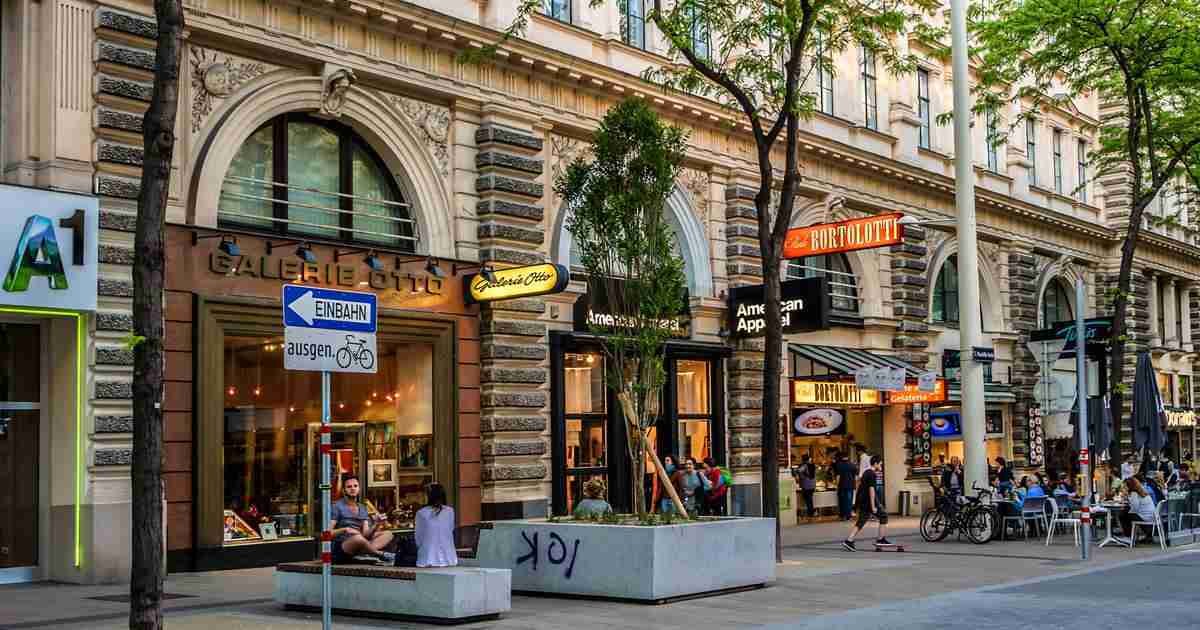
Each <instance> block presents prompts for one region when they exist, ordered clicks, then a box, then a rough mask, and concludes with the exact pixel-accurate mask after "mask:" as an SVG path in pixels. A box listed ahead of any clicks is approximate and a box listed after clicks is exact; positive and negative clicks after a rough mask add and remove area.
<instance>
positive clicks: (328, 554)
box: [321, 371, 333, 630]
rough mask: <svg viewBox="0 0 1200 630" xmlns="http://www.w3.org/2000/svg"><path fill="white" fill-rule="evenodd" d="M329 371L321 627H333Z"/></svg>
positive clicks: (324, 386)
mask: <svg viewBox="0 0 1200 630" xmlns="http://www.w3.org/2000/svg"><path fill="white" fill-rule="evenodd" d="M329 432H330V417H329V372H328V371H323V372H321V629H322V630H330V628H332V627H333V575H332V571H331V568H332V563H333V531H332V530H330V529H329V489H330V483H331V481H330V478H329V469H330V462H329V451H330V448H331V447H330V442H329V438H330V435H329Z"/></svg>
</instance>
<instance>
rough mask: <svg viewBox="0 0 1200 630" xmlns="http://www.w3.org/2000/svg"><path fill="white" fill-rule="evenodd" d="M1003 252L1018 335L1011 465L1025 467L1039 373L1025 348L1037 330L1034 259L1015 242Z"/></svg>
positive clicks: (1007, 245) (1009, 313)
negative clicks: (1029, 427)
mask: <svg viewBox="0 0 1200 630" xmlns="http://www.w3.org/2000/svg"><path fill="white" fill-rule="evenodd" d="M1005 249H1007V250H1008V287H1009V297H1010V305H1009V309H1008V317H1009V321H1011V322H1012V329H1013V332H1016V333H1018V334H1019V335H1020V339H1018V340H1017V343H1015V344H1013V366H1012V380H1011V381H1010V383H1011V385H1012V388H1013V393H1014V394H1016V396H1017V403H1016V405H1014V406H1013V417H1012V448H1013V465H1014V466H1017V467H1025V466H1028V465H1029V452H1030V449H1031V448H1032V447H1033V446H1034V444H1031V443H1030V435H1029V431H1028V418H1029V409H1030V408H1031V407H1032V406H1033V404H1034V401H1035V400H1036V398H1035V396H1034V387H1035V386H1036V385H1037V380H1038V375H1039V373H1040V371H1041V368H1040V367H1039V366H1038V363H1037V358H1036V357H1034V356H1033V354H1032V353H1031V352H1029V349H1028V348H1027V347H1026V346H1025V343H1026V342H1027V341H1029V332H1030V331H1032V330H1034V329H1035V328H1037V320H1038V312H1037V301H1038V296H1037V276H1038V270H1037V259H1036V258H1035V257H1034V255H1033V251H1032V250H1030V249H1028V248H1024V247H1022V244H1019V243H1016V242H1010V243H1006V244H1005ZM1051 323H1053V322H1051ZM1046 326H1049V324H1046Z"/></svg>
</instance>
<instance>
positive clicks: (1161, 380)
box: [1154, 372, 1175, 406]
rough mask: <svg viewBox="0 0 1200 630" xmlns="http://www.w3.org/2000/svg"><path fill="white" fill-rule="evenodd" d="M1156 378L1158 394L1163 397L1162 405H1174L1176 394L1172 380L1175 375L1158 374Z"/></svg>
mask: <svg viewBox="0 0 1200 630" xmlns="http://www.w3.org/2000/svg"><path fill="white" fill-rule="evenodd" d="M1154 376H1155V378H1156V379H1157V380H1158V394H1159V395H1160V396H1162V404H1164V405H1167V406H1171V405H1174V404H1175V403H1174V402H1172V401H1173V398H1172V396H1173V394H1174V393H1175V388H1174V387H1171V380H1172V377H1173V376H1174V374H1168V373H1166V372H1158V373H1157V374H1155V375H1154Z"/></svg>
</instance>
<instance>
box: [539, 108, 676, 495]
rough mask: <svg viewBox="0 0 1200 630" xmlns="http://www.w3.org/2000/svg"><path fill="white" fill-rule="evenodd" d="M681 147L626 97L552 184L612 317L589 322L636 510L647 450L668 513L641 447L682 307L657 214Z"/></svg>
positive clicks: (591, 281)
mask: <svg viewBox="0 0 1200 630" xmlns="http://www.w3.org/2000/svg"><path fill="white" fill-rule="evenodd" d="M684 148H685V136H684V134H683V132H682V131H680V130H679V129H677V128H675V127H671V126H668V125H664V124H663V123H662V121H661V120H659V118H658V116H657V115H656V114H655V113H654V112H653V111H651V110H650V108H649V107H648V106H647V105H646V104H645V103H644V102H642V101H638V100H626V101H623V102H621V103H619V104H618V105H616V106H615V107H613V108H612V109H610V110H609V111H608V114H607V115H605V117H604V120H603V121H601V123H600V129H599V130H598V131H597V132H596V135H595V137H594V138H593V140H592V146H591V154H592V156H593V157H592V160H591V161H590V162H589V161H586V160H584V159H583V158H582V157H579V158H576V159H575V160H574V161H573V162H572V163H571V164H570V165H569V166H568V167H567V168H566V169H565V170H564V171H563V173H562V174H561V175H560V176H559V178H558V181H557V182H556V184H555V191H556V192H558V194H559V195H561V196H562V198H563V203H564V207H567V208H571V210H572V215H571V218H570V220H569V221H568V223H567V229H568V230H569V231H570V232H571V235H572V237H573V238H574V241H573V242H574V244H575V247H576V248H577V249H578V251H579V254H580V259H581V261H582V263H583V268H584V269H585V270H587V273H588V279H587V283H588V294H589V295H590V296H591V299H593V300H596V301H600V302H603V303H605V304H607V305H608V307H609V311H610V313H611V314H612V316H613V320H612V321H611V322H604V323H596V324H592V325H590V328H591V329H593V330H595V331H596V332H599V333H602V339H603V342H602V344H601V345H602V347H603V349H604V354H605V357H606V359H607V361H606V362H605V365H606V370H605V379H604V380H605V384H606V385H607V386H608V387H609V388H610V389H612V390H613V392H615V393H616V395H617V400H618V402H619V403H620V407H621V412H622V414H623V415H624V416H625V420H626V423H627V424H628V437H629V439H628V440H627V442H628V449H629V457H630V458H631V461H632V462H633V477H632V479H633V483H632V486H633V505H634V510H635V511H636V512H637V513H638V514H639V515H640V514H643V513H644V512H645V511H646V499H645V496H644V490H643V484H642V480H643V479H644V478H645V472H646V468H645V466H646V457H647V450H649V451H650V452H649V453H648V455H649V457H651V458H652V459H653V461H654V466H655V469H656V470H657V471H658V475H659V479H660V481H662V482H663V484H664V486H665V489H666V490H667V493H668V494H669V495H670V496H671V498H672V500H673V502H674V503H675V509H676V512H677V513H679V514H680V515H685V514H687V512H686V511H685V510H684V506H683V504H682V503H680V501H679V497H678V496H676V493H675V490H674V488H673V487H672V485H671V481H670V479H668V478H667V475H666V472H665V471H664V470H663V468H662V464H661V462H659V460H658V457H657V456H656V455H654V453H653V450H652V449H650V448H649V444H650V441H649V433H650V429H651V428H652V427H654V426H655V424H656V423H657V422H658V417H659V411H660V406H661V405H660V401H661V399H662V389H663V385H664V384H665V381H666V369H665V367H664V361H665V358H664V351H665V347H666V342H667V340H669V339H670V338H671V335H672V330H673V328H674V322H675V321H676V317H677V316H678V315H679V313H680V312H681V311H682V310H683V309H684V306H685V304H684V292H685V291H684V287H685V283H684V274H683V260H682V259H681V258H680V257H679V255H678V254H677V253H675V246H674V239H675V235H674V234H673V233H672V232H671V229H670V227H669V225H668V223H667V220H666V216H665V212H666V203H667V196H668V195H670V194H671V190H672V189H673V188H674V187H675V178H676V177H678V175H679V168H680V164H681V163H682V162H683V155H684Z"/></svg>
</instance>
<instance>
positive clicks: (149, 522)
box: [129, 0, 184, 630]
mask: <svg viewBox="0 0 1200 630" xmlns="http://www.w3.org/2000/svg"><path fill="white" fill-rule="evenodd" d="M154 15H155V19H156V20H157V23H158V42H157V45H156V47H155V62H154V91H153V93H152V95H151V98H150V108H149V109H148V110H147V111H146V115H145V116H144V117H143V119H142V142H143V144H144V149H145V156H144V159H143V161H142V181H141V189H140V190H139V191H138V218H137V230H136V233H135V235H134V251H135V254H134V262H133V330H134V335H135V337H134V339H135V344H134V349H133V466H132V477H133V480H132V489H133V523H132V524H133V531H132V537H133V541H132V545H131V549H132V553H133V558H132V567H131V570H130V580H129V581H130V584H129V595H130V598H129V627H130V629H131V630H157V629H159V628H162V625H163V621H162V590H163V573H164V571H163V523H162V496H163V490H162V461H163V445H162V399H163V259H164V253H163V218H164V216H165V214H166V208H167V193H168V191H169V189H170V181H171V159H172V156H173V155H174V152H175V114H176V111H177V110H178V104H179V58H180V53H181V51H182V46H181V40H180V37H181V35H182V33H183V27H184V19H183V3H182V2H181V1H180V0H155V2H154Z"/></svg>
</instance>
